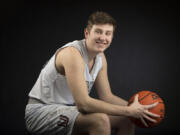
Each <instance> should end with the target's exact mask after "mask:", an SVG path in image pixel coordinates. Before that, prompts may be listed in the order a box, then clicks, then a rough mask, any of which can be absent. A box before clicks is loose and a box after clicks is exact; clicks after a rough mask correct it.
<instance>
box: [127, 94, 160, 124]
mask: <svg viewBox="0 0 180 135" xmlns="http://www.w3.org/2000/svg"><path fill="white" fill-rule="evenodd" d="M157 104H158V102H156V103H153V104H150V105H142V104H140V103H139V101H138V94H137V95H135V98H134V102H133V103H132V104H131V105H130V106H129V112H130V116H131V117H134V118H138V119H140V120H141V122H142V123H143V124H144V125H145V126H146V127H148V125H147V123H146V122H145V120H144V118H145V119H147V120H149V121H151V122H156V120H154V119H152V118H151V117H155V118H159V117H160V115H157V114H154V113H151V112H149V111H148V109H151V108H153V107H155V106H156V105H157Z"/></svg>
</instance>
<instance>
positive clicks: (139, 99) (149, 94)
mask: <svg viewBox="0 0 180 135" xmlns="http://www.w3.org/2000/svg"><path fill="white" fill-rule="evenodd" d="M150 94H151V92H149V93H148V94H146V95H145V96H144V97H142V98H141V99H139V101H141V100H143V99H144V98H146V97H147V96H149V95H150Z"/></svg>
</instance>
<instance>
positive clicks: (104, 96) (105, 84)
mask: <svg viewBox="0 0 180 135" xmlns="http://www.w3.org/2000/svg"><path fill="white" fill-rule="evenodd" d="M102 59H103V67H102V69H101V71H100V72H99V74H98V76H97V78H96V82H95V88H96V90H97V93H98V95H99V97H100V99H101V100H103V101H106V102H108V103H111V104H116V105H121V106H127V104H128V102H127V101H125V100H124V99H122V98H120V97H117V96H116V95H114V94H113V93H112V92H111V88H110V84H109V80H108V75H107V62H106V58H105V56H104V54H102Z"/></svg>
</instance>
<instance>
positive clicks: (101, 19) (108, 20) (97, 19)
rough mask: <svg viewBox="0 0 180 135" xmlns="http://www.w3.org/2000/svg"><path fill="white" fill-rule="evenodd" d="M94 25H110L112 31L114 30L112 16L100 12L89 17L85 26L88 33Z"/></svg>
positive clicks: (114, 25) (114, 22) (114, 23)
mask: <svg viewBox="0 0 180 135" xmlns="http://www.w3.org/2000/svg"><path fill="white" fill-rule="evenodd" d="M94 24H111V25H113V27H114V31H115V28H116V21H115V19H114V18H113V17H112V16H110V15H109V14H108V13H106V12H102V11H97V12H94V13H92V14H91V15H90V16H89V18H88V22H87V26H86V28H87V30H88V31H89V32H90V30H91V28H92V26H93V25H94Z"/></svg>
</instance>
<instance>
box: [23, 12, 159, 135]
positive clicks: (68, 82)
mask: <svg viewBox="0 0 180 135" xmlns="http://www.w3.org/2000/svg"><path fill="white" fill-rule="evenodd" d="M115 26H116V25H115V20H114V19H113V18H112V17H111V16H110V15H109V14H107V13H105V12H95V13H93V14H92V15H91V16H90V17H89V19H88V24H87V27H86V28H85V31H84V35H85V39H83V40H80V41H73V42H70V43H68V44H66V45H65V46H63V47H61V48H60V49H58V50H57V52H56V53H55V54H54V55H53V56H52V58H51V59H50V60H49V61H48V63H47V64H46V66H45V67H44V68H43V69H42V70H41V73H40V75H39V78H38V79H37V81H36V83H35V85H34V87H33V88H32V90H31V91H30V93H29V102H28V105H27V106H26V114H25V119H26V125H27V129H28V131H29V132H31V133H35V134H49V135H56V134H60V135H61V134H62V135H66V134H67V135H70V134H80V133H81V132H85V133H88V134H90V135H110V134H111V128H115V129H116V131H117V134H118V135H133V134H134V125H133V124H132V123H131V122H130V121H129V119H128V117H134V118H139V119H141V120H142V122H143V123H144V124H145V125H146V126H147V124H146V122H145V120H144V119H147V120H149V121H152V122H155V120H154V119H153V118H152V117H159V116H158V115H156V114H152V113H150V112H149V111H148V109H150V108H152V107H154V106H156V105H157V103H155V104H152V105H141V104H139V102H138V95H136V97H135V100H134V102H133V103H132V104H131V105H130V106H127V101H125V100H123V99H121V98H119V97H117V96H115V95H113V94H112V92H111V88H110V85H109V81H108V76H107V62H106V58H105V55H104V51H105V50H106V49H107V48H108V47H109V46H110V44H111V41H112V38H113V34H114V31H115ZM93 84H95V88H96V90H97V93H98V95H99V99H94V98H92V97H90V96H89V93H90V90H91V88H92V86H93Z"/></svg>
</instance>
